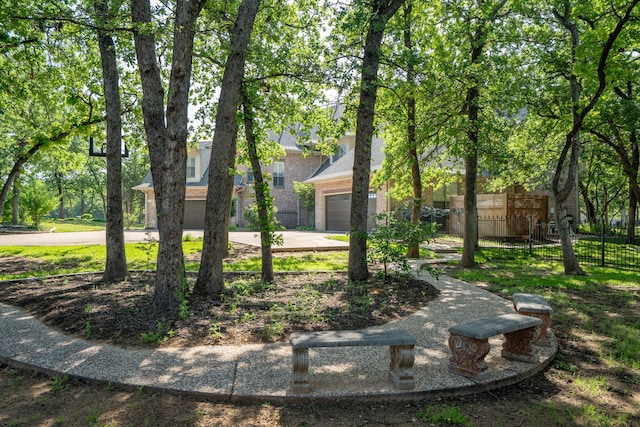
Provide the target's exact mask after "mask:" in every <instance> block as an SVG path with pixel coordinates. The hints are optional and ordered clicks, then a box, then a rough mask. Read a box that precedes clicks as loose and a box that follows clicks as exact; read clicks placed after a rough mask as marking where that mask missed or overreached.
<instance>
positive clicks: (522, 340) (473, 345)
mask: <svg viewBox="0 0 640 427" xmlns="http://www.w3.org/2000/svg"><path fill="white" fill-rule="evenodd" d="M541 325H542V320H540V319H538V318H537V317H532V316H523V315H520V314H515V313H514V314H503V315H501V316H496V317H490V318H487V319H480V320H474V321H472V322H467V323H463V324H460V325H455V326H452V327H450V328H449V333H450V336H449V348H450V349H451V352H452V353H453V356H452V357H451V358H450V359H449V370H451V371H452V372H455V373H458V374H461V375H464V376H468V377H478V375H480V374H481V373H482V372H483V371H485V370H486V369H487V364H486V362H485V361H484V358H485V356H486V355H487V354H488V353H489V349H490V346H489V338H490V337H492V336H495V335H500V334H504V337H505V342H504V343H503V345H502V357H504V358H505V359H508V360H516V361H520V362H528V363H535V362H537V361H538V354H537V351H536V349H535V348H534V347H533V343H534V342H535V341H536V340H537V338H538V337H539V335H540V330H541V329H540V328H541Z"/></svg>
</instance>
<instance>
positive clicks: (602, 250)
mask: <svg viewBox="0 0 640 427" xmlns="http://www.w3.org/2000/svg"><path fill="white" fill-rule="evenodd" d="M601 221H602V231H600V236H601V237H600V267H604V216H603V217H602V218H601Z"/></svg>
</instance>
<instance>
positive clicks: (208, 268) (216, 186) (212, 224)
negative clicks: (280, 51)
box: [181, 0, 260, 297]
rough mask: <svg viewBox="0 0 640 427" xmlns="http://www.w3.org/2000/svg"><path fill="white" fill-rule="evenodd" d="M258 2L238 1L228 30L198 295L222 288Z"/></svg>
mask: <svg viewBox="0 0 640 427" xmlns="http://www.w3.org/2000/svg"><path fill="white" fill-rule="evenodd" d="M259 5H260V0H242V3H241V4H240V7H239V9H238V15H237V18H236V21H235V25H234V27H233V30H232V32H231V41H230V47H229V51H228V56H227V61H226V64H225V68H224V75H223V78H222V86H221V88H220V99H219V101H218V110H217V113H216V123H215V133H214V136H213V147H214V150H215V153H216V155H215V156H213V155H212V156H211V161H210V163H209V176H208V178H209V184H208V187H207V201H206V214H205V228H204V241H203V244H202V260H201V262H200V269H199V270H198V278H197V280H196V284H195V286H194V293H195V294H198V295H201V296H209V297H212V296H215V295H218V294H220V293H221V292H222V290H223V289H224V279H223V277H222V259H223V256H224V253H225V252H226V250H227V248H226V245H227V236H228V229H229V212H230V210H231V191H232V189H233V173H232V171H233V166H234V165H235V153H236V144H237V138H238V122H237V119H236V116H237V113H238V107H239V105H240V94H241V89H242V78H243V76H244V67H245V60H246V55H247V49H248V46H249V40H250V36H251V30H252V28H253V23H254V21H255V17H256V15H257V13H258V7H259ZM181 176H182V175H181Z"/></svg>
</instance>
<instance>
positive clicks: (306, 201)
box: [293, 181, 316, 211]
mask: <svg viewBox="0 0 640 427" xmlns="http://www.w3.org/2000/svg"><path fill="white" fill-rule="evenodd" d="M293 190H294V191H295V192H296V196H298V200H300V202H301V203H302V206H304V207H305V208H307V210H310V211H313V209H314V208H315V206H316V186H315V185H314V184H305V183H303V182H297V181H296V182H294V183H293Z"/></svg>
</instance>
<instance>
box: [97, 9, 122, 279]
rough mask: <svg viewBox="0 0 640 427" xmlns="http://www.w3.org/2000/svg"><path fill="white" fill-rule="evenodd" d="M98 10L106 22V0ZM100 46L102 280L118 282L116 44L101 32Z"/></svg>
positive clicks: (119, 134) (119, 186)
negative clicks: (104, 115)
mask: <svg viewBox="0 0 640 427" xmlns="http://www.w3.org/2000/svg"><path fill="white" fill-rule="evenodd" d="M95 8H96V12H97V14H98V16H99V20H102V21H106V19H107V18H106V16H107V0H101V1H98V2H96V4H95ZM104 23H105V22H103V24H104ZM98 45H99V47H100V59H101V61H102V82H103V88H104V98H105V105H106V113H107V211H106V220H107V224H106V243H107V245H106V246H107V260H106V265H105V269H104V275H103V276H102V279H103V280H104V281H105V282H115V281H119V280H123V279H125V278H126V277H127V276H128V275H129V271H128V270H127V258H126V255H125V245H124V220H123V212H122V154H121V146H122V116H121V112H120V90H119V83H118V64H117V59H116V50H115V49H116V46H115V43H114V42H113V38H112V37H111V36H110V35H109V34H108V33H106V32H105V30H98Z"/></svg>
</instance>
